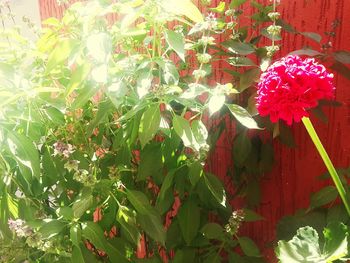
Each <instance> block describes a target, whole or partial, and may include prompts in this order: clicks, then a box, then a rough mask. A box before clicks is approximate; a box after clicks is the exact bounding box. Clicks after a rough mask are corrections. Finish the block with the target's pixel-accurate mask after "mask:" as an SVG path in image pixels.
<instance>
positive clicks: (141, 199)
mask: <svg viewBox="0 0 350 263" xmlns="http://www.w3.org/2000/svg"><path fill="white" fill-rule="evenodd" d="M127 196H128V200H129V201H130V203H131V204H132V205H133V206H134V207H135V209H136V211H137V212H138V213H141V214H142V215H147V214H148V213H149V212H150V211H153V210H154V207H152V206H151V204H150V202H149V200H148V198H147V196H146V195H145V194H144V193H142V192H140V191H135V190H128V191H127Z"/></svg>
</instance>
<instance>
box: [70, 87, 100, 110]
mask: <svg viewBox="0 0 350 263" xmlns="http://www.w3.org/2000/svg"><path fill="white" fill-rule="evenodd" d="M96 88H97V87H95V86H92V85H91V84H89V85H85V87H84V88H82V89H80V90H79V93H78V97H76V98H75V100H74V101H73V103H72V105H71V107H72V109H78V108H81V107H83V106H84V105H85V103H87V102H88V101H89V100H90V99H91V97H92V96H93V95H95V93H96V92H97V89H96Z"/></svg>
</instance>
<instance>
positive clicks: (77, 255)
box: [72, 246, 85, 263]
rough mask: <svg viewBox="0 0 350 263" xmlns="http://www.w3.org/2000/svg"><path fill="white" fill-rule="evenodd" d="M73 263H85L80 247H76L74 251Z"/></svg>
mask: <svg viewBox="0 0 350 263" xmlns="http://www.w3.org/2000/svg"><path fill="white" fill-rule="evenodd" d="M72 263H85V260H84V256H83V253H82V252H81V250H80V247H77V246H74V247H73V251H72Z"/></svg>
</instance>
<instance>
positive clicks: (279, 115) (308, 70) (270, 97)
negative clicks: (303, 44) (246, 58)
mask: <svg viewBox="0 0 350 263" xmlns="http://www.w3.org/2000/svg"><path fill="white" fill-rule="evenodd" d="M332 80H333V74H331V73H328V72H327V71H326V68H325V67H324V66H323V65H321V64H318V63H317V62H316V61H315V59H310V58H307V59H302V58H300V57H298V56H287V57H284V58H282V59H281V60H279V61H277V62H275V63H274V64H272V65H271V66H270V67H269V68H268V69H267V70H266V71H265V72H264V73H263V74H262V75H261V77H260V82H259V84H258V96H257V98H256V100H257V109H258V112H259V114H260V115H261V116H268V115H270V119H271V121H272V122H277V121H278V120H279V119H282V120H285V121H286V122H287V124H288V125H291V124H292V123H293V120H294V121H296V122H299V121H300V120H301V119H302V118H303V117H308V116H309V114H308V112H307V110H308V109H310V108H313V107H315V106H317V104H318V100H320V99H332V98H333V97H334V94H333V92H334V90H335V87H334V85H333V83H332Z"/></svg>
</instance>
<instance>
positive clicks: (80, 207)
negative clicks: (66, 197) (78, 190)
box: [72, 195, 93, 218]
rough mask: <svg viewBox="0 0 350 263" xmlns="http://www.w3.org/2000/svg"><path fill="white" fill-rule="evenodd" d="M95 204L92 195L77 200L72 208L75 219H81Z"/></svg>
mask: <svg viewBox="0 0 350 263" xmlns="http://www.w3.org/2000/svg"><path fill="white" fill-rule="evenodd" d="M92 204H93V196H92V195H87V196H82V197H80V198H79V199H78V200H76V201H75V202H74V204H73V206H72V208H73V212H74V217H75V218H80V217H81V216H82V215H83V214H84V213H85V212H86V210H88V209H89V208H91V206H92Z"/></svg>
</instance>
